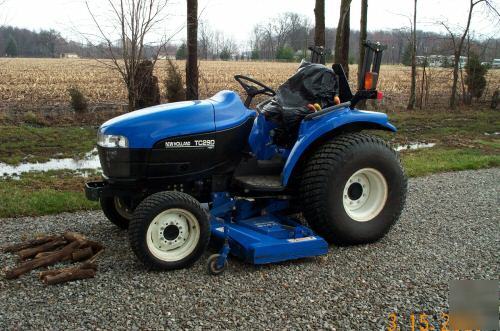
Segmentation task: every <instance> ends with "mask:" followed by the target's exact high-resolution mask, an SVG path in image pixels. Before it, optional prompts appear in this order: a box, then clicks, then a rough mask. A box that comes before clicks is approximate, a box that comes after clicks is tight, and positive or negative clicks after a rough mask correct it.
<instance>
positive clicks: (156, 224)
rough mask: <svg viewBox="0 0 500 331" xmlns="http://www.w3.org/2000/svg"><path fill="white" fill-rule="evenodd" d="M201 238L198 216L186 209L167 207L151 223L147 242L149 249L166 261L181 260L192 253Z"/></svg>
mask: <svg viewBox="0 0 500 331" xmlns="http://www.w3.org/2000/svg"><path fill="white" fill-rule="evenodd" d="M199 239H200V225H199V224H198V220H197V219H196V217H195V216H194V215H193V214H192V213H190V212H189V211H187V210H184V209H178V208H173V209H167V210H165V211H163V212H161V213H160V214H158V215H157V216H156V217H155V218H154V219H153V221H152V222H151V223H150V224H149V227H148V232H147V234H146V243H147V246H148V249H149V251H150V252H151V253H152V254H153V255H154V256H155V257H156V258H158V259H160V260H162V261H166V262H174V261H179V260H182V259H183V258H185V257H186V256H188V255H189V254H191V253H192V252H193V251H194V249H195V248H196V245H197V244H198V241H199Z"/></svg>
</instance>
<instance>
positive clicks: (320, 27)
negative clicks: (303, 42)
mask: <svg viewBox="0 0 500 331" xmlns="http://www.w3.org/2000/svg"><path fill="white" fill-rule="evenodd" d="M314 18H315V20H316V25H315V28H314V46H323V47H324V46H325V0H316V6H315V7H314Z"/></svg>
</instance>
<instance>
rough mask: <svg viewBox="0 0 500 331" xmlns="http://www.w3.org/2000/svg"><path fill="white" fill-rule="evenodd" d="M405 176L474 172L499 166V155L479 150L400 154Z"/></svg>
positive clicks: (427, 150) (438, 150)
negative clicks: (460, 171) (446, 172)
mask: <svg viewBox="0 0 500 331" xmlns="http://www.w3.org/2000/svg"><path fill="white" fill-rule="evenodd" d="M401 158H402V160H403V165H404V168H405V171H406V174H407V175H408V176H410V177H416V176H424V175H429V174H433V173H438V172H445V171H459V170H475V169H482V168H491V167H498V166H500V154H499V153H496V154H485V153H484V152H483V151H481V150H479V149H473V148H468V149H448V148H440V147H436V148H429V149H422V150H416V151H411V152H403V153H401Z"/></svg>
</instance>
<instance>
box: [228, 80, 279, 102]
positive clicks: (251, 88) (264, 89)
mask: <svg viewBox="0 0 500 331" xmlns="http://www.w3.org/2000/svg"><path fill="white" fill-rule="evenodd" d="M234 79H236V81H237V82H238V83H240V85H241V87H243V89H244V90H245V92H246V93H247V99H246V100H245V106H246V107H250V104H251V103H252V99H253V98H254V97H255V96H256V95H258V94H264V95H267V96H270V97H274V96H275V95H276V92H275V91H274V90H273V89H272V88H270V87H269V86H266V85H264V84H263V83H261V82H259V81H257V80H255V79H253V78H250V77H247V76H243V75H236V76H234ZM247 82H250V83H252V84H253V85H252V84H248V83H247ZM255 85H257V86H255ZM257 87H261V88H257Z"/></svg>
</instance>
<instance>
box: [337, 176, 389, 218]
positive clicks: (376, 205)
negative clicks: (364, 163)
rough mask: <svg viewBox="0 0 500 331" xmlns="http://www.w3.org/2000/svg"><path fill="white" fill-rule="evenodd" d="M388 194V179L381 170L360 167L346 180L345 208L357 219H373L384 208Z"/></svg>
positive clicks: (350, 215) (348, 213)
mask: <svg viewBox="0 0 500 331" xmlns="http://www.w3.org/2000/svg"><path fill="white" fill-rule="evenodd" d="M387 194H388V189H387V181H386V180H385V177H384V176H383V175H382V174H381V173H380V171H378V170H376V169H373V168H363V169H360V170H358V171H356V172H355V173H354V174H353V175H352V176H351V177H350V178H349V179H348V180H347V182H346V185H345V187H344V192H343V203H344V209H345V211H346V213H347V215H349V217H350V218H352V219H353V220H355V221H358V222H368V221H371V220H373V219H374V218H375V217H376V216H377V215H378V214H380V212H381V211H382V209H383V208H384V206H385V203H386V201H387Z"/></svg>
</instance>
